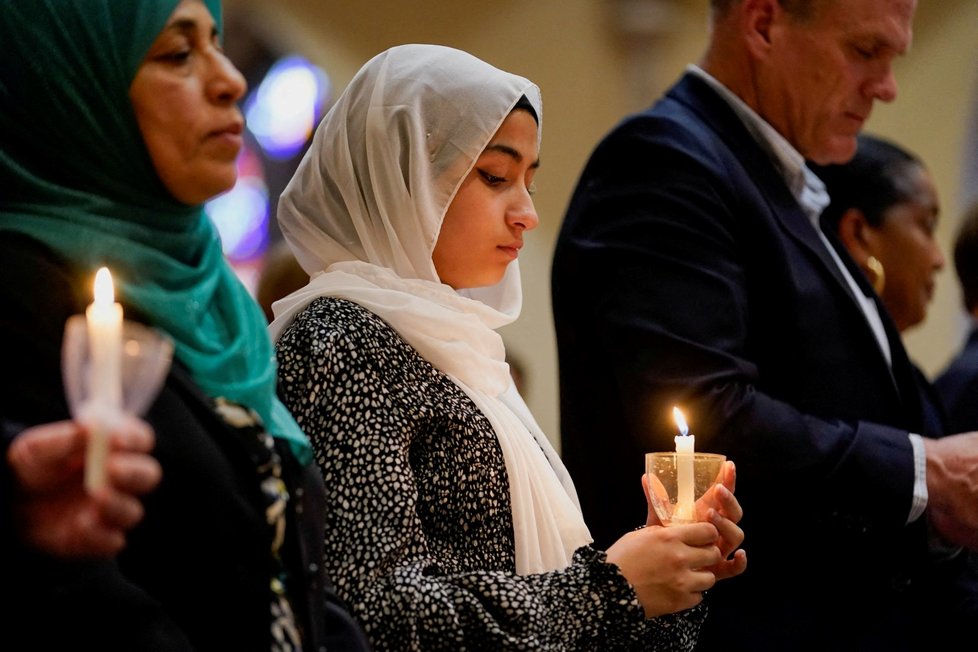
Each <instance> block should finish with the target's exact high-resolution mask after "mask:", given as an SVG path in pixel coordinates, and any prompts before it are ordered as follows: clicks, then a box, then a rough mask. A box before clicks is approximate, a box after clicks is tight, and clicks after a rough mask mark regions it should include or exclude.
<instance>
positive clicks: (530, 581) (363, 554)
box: [277, 297, 705, 651]
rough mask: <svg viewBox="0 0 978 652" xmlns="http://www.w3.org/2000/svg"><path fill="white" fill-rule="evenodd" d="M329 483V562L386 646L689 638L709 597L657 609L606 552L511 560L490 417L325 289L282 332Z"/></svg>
mask: <svg viewBox="0 0 978 652" xmlns="http://www.w3.org/2000/svg"><path fill="white" fill-rule="evenodd" d="M277 352H278V357H279V382H280V390H281V392H282V397H283V399H284V401H285V403H286V405H287V406H288V407H289V408H290V409H291V410H292V412H293V414H295V417H296V419H297V420H298V421H299V424H300V425H301V426H302V427H303V429H304V430H305V431H306V433H307V434H308V435H309V437H310V439H311V440H312V442H313V448H314V449H315V453H316V459H317V461H318V463H319V466H320V468H321V469H322V472H323V476H324V479H325V483H326V489H327V491H328V493H329V496H328V500H327V515H326V536H325V539H326V565H327V570H328V572H329V575H330V576H331V577H332V578H333V580H334V581H335V583H336V587H337V590H338V592H339V594H340V595H341V597H342V598H343V599H344V600H345V601H346V602H347V603H348V604H349V605H351V607H352V609H353V611H354V613H355V615H356V616H357V618H359V620H360V622H361V623H362V624H363V626H364V628H365V629H366V630H367V633H368V634H369V636H370V637H371V639H372V640H373V643H374V645H375V646H376V647H377V649H378V650H452V651H457V650H492V651H498V650H631V649H647V650H685V649H690V648H691V647H692V643H693V642H694V641H695V637H696V635H697V633H698V631H699V626H700V624H701V623H702V618H703V615H704V613H705V611H704V610H703V609H702V608H697V609H694V610H690V611H688V612H684V613H683V614H681V615H678V616H667V617H663V618H657V619H654V620H651V621H647V620H645V618H644V615H643V613H642V608H641V606H640V605H639V602H638V600H637V598H636V597H635V594H634V592H633V590H632V589H631V587H630V586H629V585H628V583H627V582H626V580H625V579H624V577H623V576H622V575H621V574H620V573H619V572H618V570H617V567H615V566H613V565H611V564H608V563H606V561H605V553H604V552H601V551H598V550H595V549H593V548H591V547H588V546H585V547H582V548H580V549H579V550H577V551H576V553H575V555H574V560H573V563H572V564H571V565H570V566H569V567H568V568H566V569H563V570H560V571H555V572H550V573H543V574H537V575H527V576H519V575H517V574H516V572H515V561H514V544H513V540H514V539H513V527H512V517H511V513H510V495H509V485H508V480H507V476H506V467H505V463H504V461H503V454H502V451H501V449H500V447H499V443H498V441H497V439H496V436H495V434H494V433H493V430H492V428H491V426H490V424H489V421H488V420H487V419H486V417H485V416H484V415H483V414H482V413H481V412H479V410H478V409H477V408H476V406H475V404H474V403H473V402H472V401H471V399H469V398H468V397H467V396H466V395H465V394H464V393H463V392H462V390H461V389H459V388H458V386H456V385H455V384H454V383H453V382H452V381H451V380H450V379H449V378H448V377H447V376H445V375H444V374H443V373H441V372H439V371H438V370H436V369H435V368H434V367H432V366H431V365H430V364H429V363H428V362H427V361H426V360H425V359H423V358H422V357H421V356H420V355H418V353H417V352H416V351H415V350H414V349H413V348H412V347H411V346H409V345H408V344H407V343H406V342H405V341H404V340H403V339H401V337H400V336H399V335H398V334H397V333H396V332H395V331H394V330H393V329H392V328H391V327H390V326H389V325H388V324H387V323H386V322H384V321H383V320H382V319H380V318H379V317H377V316H376V315H374V314H373V313H371V312H369V311H367V310H366V309H364V308H362V307H360V306H359V305H357V304H355V303H351V302H349V301H345V300H341V299H335V298H329V297H327V298H320V299H317V300H316V301H314V302H313V303H312V304H310V305H309V306H308V307H307V308H306V309H305V310H303V311H302V312H301V313H300V314H299V315H298V316H297V318H296V320H295V321H294V322H293V324H292V325H291V326H290V327H289V328H288V329H287V330H286V331H285V332H284V333H283V334H282V337H281V338H280V339H279V341H278V344H277Z"/></svg>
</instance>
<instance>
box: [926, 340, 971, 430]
mask: <svg viewBox="0 0 978 652" xmlns="http://www.w3.org/2000/svg"><path fill="white" fill-rule="evenodd" d="M934 387H935V389H936V390H937V393H938V394H939V395H940V397H941V400H942V402H943V404H944V405H945V406H946V408H947V412H948V420H949V421H950V424H951V428H952V429H953V430H954V431H955V432H970V431H972V430H978V328H975V329H973V330H972V331H971V334H970V335H969V336H968V341H967V342H966V343H965V345H964V348H963V349H961V352H960V353H959V354H958V355H957V356H956V357H955V358H954V360H952V361H951V364H949V365H948V367H947V369H945V370H944V371H943V372H941V374H940V375H939V376H938V377H937V379H936V380H935V381H934Z"/></svg>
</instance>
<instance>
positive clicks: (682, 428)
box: [672, 407, 696, 521]
mask: <svg viewBox="0 0 978 652" xmlns="http://www.w3.org/2000/svg"><path fill="white" fill-rule="evenodd" d="M672 416H673V418H674V419H675V420H676V425H677V426H679V432H680V434H679V435H677V436H676V438H675V440H676V483H677V485H678V488H677V490H676V492H677V497H676V511H675V518H676V519H678V520H684V521H691V520H693V502H694V499H693V495H694V494H693V482H694V477H693V455H694V453H695V443H696V437H694V436H693V435H691V434H689V428H688V427H687V425H686V419H685V418H684V417H683V413H682V411H681V410H680V409H679V408H677V407H674V408H672Z"/></svg>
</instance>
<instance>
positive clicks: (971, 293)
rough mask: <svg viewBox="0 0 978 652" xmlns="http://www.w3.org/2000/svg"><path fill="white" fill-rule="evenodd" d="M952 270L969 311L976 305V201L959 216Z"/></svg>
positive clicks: (977, 217) (977, 262)
mask: <svg viewBox="0 0 978 652" xmlns="http://www.w3.org/2000/svg"><path fill="white" fill-rule="evenodd" d="M954 271H956V272H957V274H958V281H959V282H960V283H961V294H962V295H963V298H964V306H965V308H967V309H968V312H971V311H972V310H974V309H975V306H978V202H976V203H974V204H972V205H971V208H970V209H968V211H967V212H966V213H965V214H964V217H963V218H961V226H960V227H959V228H958V234H957V236H956V237H955V239H954Z"/></svg>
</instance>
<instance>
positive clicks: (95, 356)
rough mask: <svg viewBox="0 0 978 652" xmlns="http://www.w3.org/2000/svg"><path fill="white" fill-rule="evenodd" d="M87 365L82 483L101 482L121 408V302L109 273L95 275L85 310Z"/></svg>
mask: <svg viewBox="0 0 978 652" xmlns="http://www.w3.org/2000/svg"><path fill="white" fill-rule="evenodd" d="M85 318H86V321H87V323H88V346H89V354H90V357H91V366H90V367H89V370H88V373H89V377H88V386H89V406H88V408H89V410H90V411H89V413H88V414H89V416H90V423H89V428H90V430H91V432H90V433H89V435H90V439H89V444H88V450H87V451H86V458H85V487H86V488H87V489H88V490H89V491H95V490H96V489H98V488H99V487H101V486H102V485H104V484H105V457H106V454H107V452H108V428H109V427H110V426H111V424H112V421H113V420H114V419H115V418H117V417H118V416H119V415H120V414H121V412H122V306H121V305H119V304H118V303H116V302H115V292H114V289H113V287H112V275H111V274H110V273H109V270H108V269H107V268H105V267H102V268H101V269H99V270H98V273H96V275H95V301H93V302H92V304H91V305H89V306H88V308H87V309H86V310H85Z"/></svg>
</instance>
